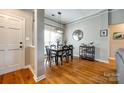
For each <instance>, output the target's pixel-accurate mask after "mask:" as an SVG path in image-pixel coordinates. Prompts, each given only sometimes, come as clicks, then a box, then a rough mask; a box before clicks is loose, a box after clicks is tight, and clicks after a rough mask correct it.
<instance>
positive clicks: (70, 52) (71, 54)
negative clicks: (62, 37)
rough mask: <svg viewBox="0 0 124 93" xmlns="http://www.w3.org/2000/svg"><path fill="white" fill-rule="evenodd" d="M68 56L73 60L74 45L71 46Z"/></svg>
mask: <svg viewBox="0 0 124 93" xmlns="http://www.w3.org/2000/svg"><path fill="white" fill-rule="evenodd" d="M68 56H70V57H71V60H72V59H73V45H69V52H68Z"/></svg>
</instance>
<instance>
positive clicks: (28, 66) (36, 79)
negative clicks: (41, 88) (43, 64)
mask: <svg viewBox="0 0 124 93" xmlns="http://www.w3.org/2000/svg"><path fill="white" fill-rule="evenodd" d="M24 68H28V69H29V70H30V71H31V72H32V74H33V78H34V80H35V82H39V81H40V80H43V79H44V78H46V76H45V75H42V76H39V77H37V76H36V75H35V73H34V71H33V69H32V67H31V65H27V66H25V67H24Z"/></svg>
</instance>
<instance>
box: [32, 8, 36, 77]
mask: <svg viewBox="0 0 124 93" xmlns="http://www.w3.org/2000/svg"><path fill="white" fill-rule="evenodd" d="M33 25H34V46H35V51H34V55H35V56H34V73H35V75H36V76H37V9H34V24H33Z"/></svg>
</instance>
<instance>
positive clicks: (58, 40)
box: [56, 39, 61, 48]
mask: <svg viewBox="0 0 124 93" xmlns="http://www.w3.org/2000/svg"><path fill="white" fill-rule="evenodd" d="M60 41H61V40H60V39H57V40H56V42H57V48H58V46H59V45H60Z"/></svg>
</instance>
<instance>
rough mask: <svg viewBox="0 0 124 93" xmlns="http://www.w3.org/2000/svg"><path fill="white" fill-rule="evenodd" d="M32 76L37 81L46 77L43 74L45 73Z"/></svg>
mask: <svg viewBox="0 0 124 93" xmlns="http://www.w3.org/2000/svg"><path fill="white" fill-rule="evenodd" d="M33 78H34V80H35V82H39V81H41V80H43V79H45V78H46V76H45V74H44V75H42V76H39V77H36V76H34V77H33Z"/></svg>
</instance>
